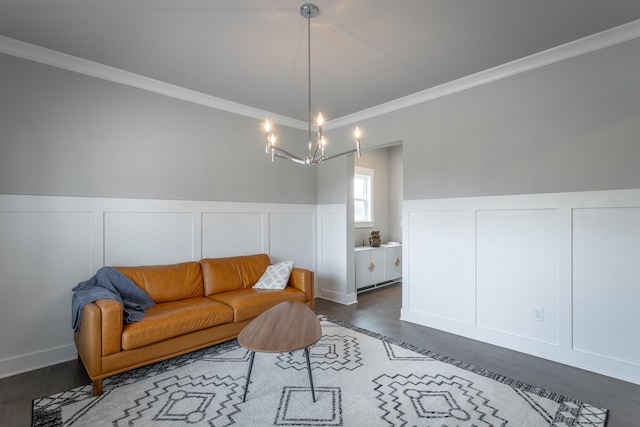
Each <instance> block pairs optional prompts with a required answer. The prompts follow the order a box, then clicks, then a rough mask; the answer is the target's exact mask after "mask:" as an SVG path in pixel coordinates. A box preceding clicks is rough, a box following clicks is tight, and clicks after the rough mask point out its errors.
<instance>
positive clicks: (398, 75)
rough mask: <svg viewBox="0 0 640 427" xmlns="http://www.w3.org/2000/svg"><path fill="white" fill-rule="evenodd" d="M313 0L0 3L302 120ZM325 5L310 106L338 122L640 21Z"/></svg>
mask: <svg viewBox="0 0 640 427" xmlns="http://www.w3.org/2000/svg"><path fill="white" fill-rule="evenodd" d="M303 3H304V1H293V0H269V1H266V0H264V1H260V0H47V1H43V0H0V35H3V36H6V37H9V38H12V39H16V40H20V41H24V42H27V43H30V44H34V45H38V46H42V47H45V48H48V49H53V50H56V51H59V52H63V53H66V54H70V55H73V56H77V57H80V58H84V59H88V60H91V61H95V62H98V63H102V64H106V65H109V66H112V67H116V68H119V69H122V70H126V71H129V72H133V73H136V74H140V75H143V76H146V77H150V78H153V79H157V80H160V81H164V82H168V83H171V84H174V85H177V86H181V87H184V88H187V89H191V90H195V91H198V92H202V93H205V94H208V95H212V96H215V97H218V98H222V99H225V100H229V101H233V102H237V103H240V104H243V105H248V106H251V107H254V108H257V109H260V110H264V111H268V112H272V113H275V114H280V115H284V116H287V117H291V118H296V119H299V120H306V118H307V114H308V112H307V105H308V101H307V38H306V37H307V21H306V19H305V18H303V17H301V16H300V12H299V8H300V6H301V5H302V4H303ZM315 4H317V5H318V7H319V9H320V13H319V16H318V17H317V18H314V19H312V21H311V42H312V47H311V50H312V88H313V94H312V97H313V98H312V101H313V110H314V111H322V112H323V113H324V114H325V116H327V117H328V118H329V119H335V118H339V117H343V116H345V115H348V114H351V113H355V112H358V111H361V110H364V109H367V108H370V107H374V106H376V105H379V104H383V103H385V102H389V101H392V100H395V99H398V98H400V97H403V96H406V95H409V94H413V93H416V92H420V91H423V90H425V89H428V88H431V87H434V86H437V85H440V84H443V83H446V82H449V81H452V80H455V79H458V78H461V77H464V76H468V75H471V74H474V73H477V72H480V71H483V70H486V69H489V68H492V67H495V66H498V65H501V64H505V63H508V62H511V61H514V60H516V59H518V58H522V57H526V56H528V55H532V54H534V53H537V52H541V51H544V50H547V49H550V48H552V47H555V46H558V45H562V44H564V43H568V42H570V41H573V40H577V39H580V38H583V37H585V36H588V35H590V34H594V33H598V32H601V31H604V30H607V29H610V28H613V27H616V26H619V25H622V24H625V23H628V22H631V21H635V20H638V19H640V0H394V1H391V0H352V1H339V0H316V1H315ZM0 73H1V70H0Z"/></svg>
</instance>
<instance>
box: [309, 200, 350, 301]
mask: <svg viewBox="0 0 640 427" xmlns="http://www.w3.org/2000/svg"><path fill="white" fill-rule="evenodd" d="M349 256H353V249H351V250H350V251H349ZM317 265H318V269H317V271H316V289H317V290H316V295H317V296H319V297H321V298H324V299H328V300H330V301H336V302H339V303H342V304H353V303H355V302H357V294H356V290H355V277H354V278H353V280H351V281H349V280H348V278H347V205H346V204H330V205H319V206H318V262H317Z"/></svg>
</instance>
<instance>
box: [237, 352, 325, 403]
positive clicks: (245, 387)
mask: <svg viewBox="0 0 640 427" xmlns="http://www.w3.org/2000/svg"><path fill="white" fill-rule="evenodd" d="M255 356H256V352H255V351H252V352H251V358H250V359H249V372H248V373H247V383H246V384H245V385H244V396H242V401H243V402H244V401H245V399H246V398H247V390H249V379H250V378H251V369H253V358H254V357H255ZM307 363H309V359H308V358H307ZM309 375H311V371H309ZM314 402H315V400H314Z"/></svg>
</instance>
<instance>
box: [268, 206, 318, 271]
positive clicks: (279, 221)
mask: <svg viewBox="0 0 640 427" xmlns="http://www.w3.org/2000/svg"><path fill="white" fill-rule="evenodd" d="M269 236H270V239H269V253H270V254H271V257H272V262H281V261H286V260H293V261H295V263H294V265H295V266H296V267H300V268H306V269H309V270H313V265H314V258H315V246H316V242H315V239H313V238H311V239H306V240H305V239H301V238H300V236H315V215H314V214H312V213H271V214H269Z"/></svg>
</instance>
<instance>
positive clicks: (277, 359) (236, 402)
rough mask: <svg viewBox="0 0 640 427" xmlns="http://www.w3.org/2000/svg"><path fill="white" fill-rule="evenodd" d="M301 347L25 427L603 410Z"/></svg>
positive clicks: (541, 420)
mask: <svg viewBox="0 0 640 427" xmlns="http://www.w3.org/2000/svg"><path fill="white" fill-rule="evenodd" d="M319 317H320V320H321V325H322V330H323V336H322V338H321V339H320V341H318V343H316V344H315V345H314V346H313V347H311V348H310V359H311V366H312V371H313V379H314V385H315V394H316V400H317V401H316V402H315V403H314V402H313V401H312V398H311V389H310V385H309V379H308V374H307V371H306V361H305V358H304V355H303V352H302V351H299V352H294V353H282V354H264V353H257V354H256V357H255V362H254V366H253V373H252V376H251V383H250V385H249V392H248V395H247V400H246V402H244V403H243V402H242V395H243V393H244V384H245V381H246V374H247V368H248V363H249V352H248V351H247V350H246V349H244V348H242V347H241V346H239V345H238V343H237V341H235V340H233V341H228V342H226V343H222V344H219V345H215V346H212V347H209V348H206V349H203V350H199V351H196V352H193V353H190V354H186V355H183V356H179V357H176V358H173V359H170V360H166V361H164V362H160V363H156V364H154V365H150V366H146V367H143V368H139V369H135V370H133V371H130V372H127V373H123V374H120V375H116V376H114V377H111V378H109V379H105V381H104V393H103V394H102V395H101V396H97V397H93V396H92V388H91V385H87V386H82V387H78V388H75V389H73V390H69V391H66V392H63V393H57V394H54V395H51V396H47V397H43V398H40V399H36V400H34V402H33V424H32V425H33V426H102V425H104V426H106V425H110V426H125V425H127V426H181V425H182V426H200V425H202V426H229V425H237V426H268V425H273V426H364V425H366V426H368V427H373V426H426V427H454V426H456V427H459V426H508V425H509V426H512V425H513V426H557V427H564V426H574V427H576V426H577V427H587V426H589V427H602V426H605V425H606V420H607V410H606V409H603V408H597V407H594V406H592V405H589V404H586V403H582V402H578V401H576V400H573V399H570V398H566V397H564V396H561V395H558V394H556V393H553V392H550V391H547V390H543V389H541V388H538V387H535V386H532V385H529V384H524V383H522V382H519V381H516V380H514V379H511V378H507V377H504V376H502V375H499V374H495V373H492V372H488V371H485V370H483V369H481V368H479V367H477V366H474V365H468V364H464V363H462V362H459V361H456V360H453V359H450V358H447V357H445V356H441V355H438V354H435V353H432V352H430V351H428V350H424V349H421V348H418V347H415V346H411V345H408V344H405V343H402V342H399V341H396V340H393V339H390V338H387V337H384V336H381V335H378V334H376V333H373V332H370V331H367V330H364V329H360V328H356V327H353V326H351V325H348V324H345V323H342V322H340V321H337V320H333V319H330V318H327V317H323V316H319Z"/></svg>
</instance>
